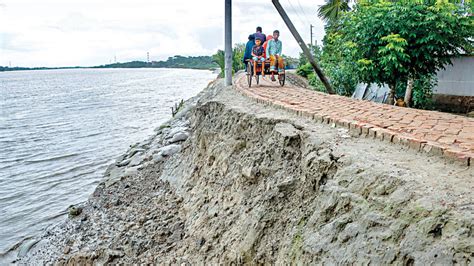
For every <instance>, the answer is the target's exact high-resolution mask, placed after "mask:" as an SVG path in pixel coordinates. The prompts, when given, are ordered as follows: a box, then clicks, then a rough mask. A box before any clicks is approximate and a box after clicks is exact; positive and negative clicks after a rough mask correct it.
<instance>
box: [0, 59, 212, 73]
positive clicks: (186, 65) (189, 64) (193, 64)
mask: <svg viewBox="0 0 474 266" xmlns="http://www.w3.org/2000/svg"><path fill="white" fill-rule="evenodd" d="M82 68H182V69H200V70H214V69H217V68H219V65H217V64H216V63H215V62H214V60H213V59H212V57H211V56H189V57H185V56H180V55H175V56H173V57H169V58H168V59H167V60H166V61H152V62H144V61H131V62H125V63H113V64H106V65H99V66H71V67H7V66H0V72H7V71H20V70H52V69H82Z"/></svg>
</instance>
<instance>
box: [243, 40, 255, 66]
mask: <svg viewBox="0 0 474 266" xmlns="http://www.w3.org/2000/svg"><path fill="white" fill-rule="evenodd" d="M254 45H255V36H254V35H253V34H250V35H249V40H248V42H247V44H246V45H245V52H244V58H243V62H244V64H245V71H247V60H249V59H252V47H253V46H254Z"/></svg>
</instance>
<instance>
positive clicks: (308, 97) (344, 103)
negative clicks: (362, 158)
mask: <svg viewBox="0 0 474 266" xmlns="http://www.w3.org/2000/svg"><path fill="white" fill-rule="evenodd" d="M235 88H236V89H237V90H238V91H240V92H241V93H243V94H244V95H246V96H249V97H251V98H254V99H255V100H257V101H258V102H261V103H266V104H271V105H274V106H277V107H281V108H284V109H287V110H290V111H295V112H296V113H297V114H298V115H301V116H306V117H311V118H313V119H315V120H317V121H319V122H322V123H328V124H335V125H336V126H338V127H346V128H348V129H349V130H350V132H351V133H352V134H355V135H362V136H365V137H370V138H376V139H379V140H382V141H387V142H392V143H399V144H402V145H407V146H409V147H410V148H412V149H414V150H417V151H421V152H427V153H431V154H436V155H444V156H446V157H448V158H450V159H454V160H456V161H460V162H461V163H463V164H465V165H474V119H473V118H468V117H463V116H458V115H452V114H447V113H441V112H435V111H424V110H417V109H410V108H404V107H396V106H389V105H386V104H378V103H373V102H368V101H361V100H355V99H351V98H347V97H343V96H338V95H328V94H324V93H320V92H316V91H311V90H308V89H304V88H300V87H296V86H293V85H285V87H280V86H279V85H278V84H277V82H271V81H270V80H269V78H266V79H265V80H262V79H260V85H256V84H255V80H253V82H252V87H251V88H248V85H247V79H246V75H245V74H241V75H239V76H238V77H237V78H236V84H235Z"/></svg>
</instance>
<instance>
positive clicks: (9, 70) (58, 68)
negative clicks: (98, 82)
mask: <svg viewBox="0 0 474 266" xmlns="http://www.w3.org/2000/svg"><path fill="white" fill-rule="evenodd" d="M12 68H13V67H12ZM142 68H156V69H158V68H159V69H166V68H168V69H191V70H209V71H215V70H218V69H219V68H218V67H216V68H191V67H41V68H23V67H18V68H16V69H8V70H0V72H13V71H32V70H35V71H40V70H60V69H142Z"/></svg>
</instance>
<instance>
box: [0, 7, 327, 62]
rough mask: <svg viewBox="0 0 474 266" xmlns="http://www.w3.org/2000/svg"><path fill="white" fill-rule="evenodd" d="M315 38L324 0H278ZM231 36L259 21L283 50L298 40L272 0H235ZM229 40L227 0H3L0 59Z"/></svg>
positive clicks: (134, 52) (110, 58)
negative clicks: (277, 38) (275, 36)
mask: <svg viewBox="0 0 474 266" xmlns="http://www.w3.org/2000/svg"><path fill="white" fill-rule="evenodd" d="M280 3H281V4H282V6H283V7H284V8H285V10H286V11H287V13H288V15H289V17H290V19H291V20H292V21H293V23H294V25H295V27H296V28H297V30H298V31H299V33H300V34H301V36H302V37H303V39H304V40H305V41H306V42H307V43H309V42H310V24H313V25H314V28H313V34H314V39H313V40H315V41H318V43H320V41H321V40H322V38H323V36H324V25H323V22H322V21H321V20H320V19H319V18H317V16H316V10H317V8H318V6H319V5H321V4H323V3H324V0H280ZM232 5H233V7H232V26H233V32H232V42H233V43H243V42H246V41H247V37H248V35H249V34H251V33H253V32H255V28H256V26H261V27H262V28H263V32H264V33H265V34H267V35H268V34H271V32H273V30H274V29H278V30H280V40H282V42H283V53H284V54H287V55H290V56H294V57H296V56H298V54H299V52H300V48H299V46H298V44H297V42H296V41H295V40H294V38H293V36H292V35H291V33H290V32H289V31H288V29H287V27H286V25H285V24H284V22H283V20H282V19H281V17H280V16H279V14H278V12H277V11H276V9H275V8H274V6H273V4H272V3H271V0H253V1H251V0H233V1H232ZM223 47H224V0H170V1H167V0H134V1H132V0H0V66H9V65H11V66H12V67H14V66H28V67H38V66H46V67H61V66H93V65H101V64H108V63H112V62H114V61H115V59H116V61H117V62H127V61H132V60H141V61H146V60H147V52H149V54H150V60H151V61H159V60H166V59H167V58H168V57H170V56H174V55H183V56H197V55H212V54H214V53H215V52H216V51H217V50H218V49H223Z"/></svg>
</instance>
